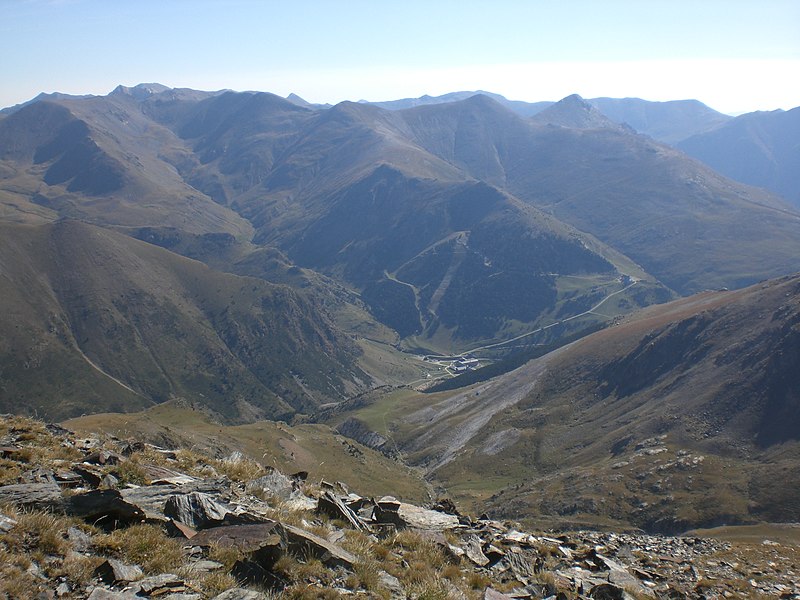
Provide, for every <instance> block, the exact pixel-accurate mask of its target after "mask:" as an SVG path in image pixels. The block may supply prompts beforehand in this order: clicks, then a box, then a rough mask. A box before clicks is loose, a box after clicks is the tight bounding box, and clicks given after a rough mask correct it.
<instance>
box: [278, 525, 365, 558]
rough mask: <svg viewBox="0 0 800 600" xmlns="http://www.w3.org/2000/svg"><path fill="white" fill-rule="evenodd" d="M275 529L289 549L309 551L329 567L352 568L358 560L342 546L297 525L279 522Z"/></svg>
mask: <svg viewBox="0 0 800 600" xmlns="http://www.w3.org/2000/svg"><path fill="white" fill-rule="evenodd" d="M277 529H278V531H279V534H280V536H281V539H283V541H284V542H285V543H286V544H287V545H288V546H289V549H290V550H294V551H299V552H309V553H310V554H311V555H312V556H314V557H316V558H318V559H319V560H320V561H322V562H323V563H324V564H325V565H327V566H329V567H345V568H348V569H352V568H353V565H354V564H355V563H356V562H358V559H357V558H356V557H355V556H354V555H352V554H350V553H349V552H348V551H347V550H345V549H344V548H341V547H339V546H337V545H336V544H332V543H331V542H329V541H328V540H326V539H324V538H321V537H319V536H318V535H314V534H313V533H309V532H308V531H305V530H303V529H300V528H299V527H294V526H292V525H284V524H281V525H280V526H279V527H278V528H277Z"/></svg>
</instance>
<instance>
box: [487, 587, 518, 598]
mask: <svg viewBox="0 0 800 600" xmlns="http://www.w3.org/2000/svg"><path fill="white" fill-rule="evenodd" d="M483 600H512V598H511V596H506V595H505V594H503V593H501V592H498V591H497V590H494V589H492V588H490V587H489V588H486V590H484V592H483Z"/></svg>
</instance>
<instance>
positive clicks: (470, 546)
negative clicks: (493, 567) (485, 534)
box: [464, 534, 489, 567]
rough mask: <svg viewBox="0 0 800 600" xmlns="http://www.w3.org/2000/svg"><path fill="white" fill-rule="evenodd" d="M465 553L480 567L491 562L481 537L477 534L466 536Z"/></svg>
mask: <svg viewBox="0 0 800 600" xmlns="http://www.w3.org/2000/svg"><path fill="white" fill-rule="evenodd" d="M464 542H465V543H464V553H465V554H466V555H467V558H468V559H470V560H471V561H472V562H473V563H475V564H476V565H478V566H479V567H485V566H486V565H488V564H489V559H488V558H487V557H486V555H485V554H484V553H483V549H482V548H481V546H482V544H481V539H480V538H479V537H478V536H477V535H474V534H473V535H468V536H467V537H466V538H464Z"/></svg>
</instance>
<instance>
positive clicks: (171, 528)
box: [164, 519, 197, 540]
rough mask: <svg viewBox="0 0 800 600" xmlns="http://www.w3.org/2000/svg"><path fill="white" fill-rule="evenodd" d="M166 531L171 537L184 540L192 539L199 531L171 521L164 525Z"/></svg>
mask: <svg viewBox="0 0 800 600" xmlns="http://www.w3.org/2000/svg"><path fill="white" fill-rule="evenodd" d="M164 529H166V531H167V535H169V536H170V537H177V538H183V539H186V540H190V539H192V538H193V537H194V536H196V535H197V531H196V530H195V529H193V528H192V527H189V526H188V525H184V524H183V523H181V522H180V521H176V520H175V519H170V520H169V521H167V522H166V523H165V524H164Z"/></svg>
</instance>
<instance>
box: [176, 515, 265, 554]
mask: <svg viewBox="0 0 800 600" xmlns="http://www.w3.org/2000/svg"><path fill="white" fill-rule="evenodd" d="M280 543H281V537H280V535H279V533H278V524H277V523H276V522H274V521H272V522H270V523H259V524H255V525H227V526H221V527H213V528H211V529H204V530H203V531H200V532H198V533H197V535H195V536H194V537H193V538H192V539H191V541H190V544H191V545H193V546H206V547H207V546H211V545H216V546H220V547H223V548H237V549H238V550H240V551H241V552H243V553H245V554H248V553H251V552H255V551H257V550H260V549H262V548H264V547H265V546H275V547H278V546H279V545H280Z"/></svg>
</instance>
